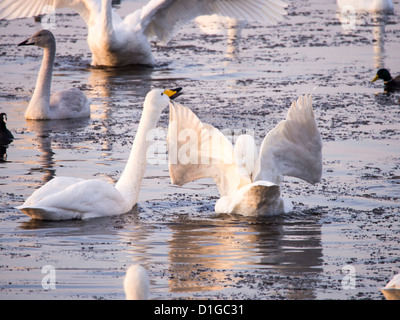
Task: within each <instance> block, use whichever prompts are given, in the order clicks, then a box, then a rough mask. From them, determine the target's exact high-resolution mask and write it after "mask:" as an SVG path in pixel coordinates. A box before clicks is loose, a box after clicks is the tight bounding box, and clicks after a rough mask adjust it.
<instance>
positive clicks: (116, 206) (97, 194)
mask: <svg viewBox="0 0 400 320" xmlns="http://www.w3.org/2000/svg"><path fill="white" fill-rule="evenodd" d="M180 91H181V88H177V89H174V90H162V89H153V90H151V91H150V92H149V93H148V94H147V95H146V98H145V101H144V107H143V113H142V116H141V119H140V122H139V127H138V130H137V132H136V137H135V139H134V141H133V145H132V149H131V152H130V155H129V159H128V162H127V164H126V166H125V169H124V171H123V173H122V175H121V177H120V178H119V180H118V182H117V183H116V184H115V186H113V185H111V184H109V183H107V182H106V181H103V180H99V179H91V180H85V179H81V178H72V177H55V178H54V179H52V180H50V181H49V182H47V183H46V184H45V185H43V186H42V187H40V188H39V189H37V190H36V191H35V192H33V194H32V195H31V196H30V197H28V198H27V199H26V201H25V202H24V204H22V205H21V206H19V207H17V209H19V210H21V211H22V212H23V213H25V214H27V215H29V216H30V217H31V218H33V219H39V220H69V219H87V218H93V217H101V216H111V215H118V214H122V213H126V212H128V211H130V210H131V209H132V207H133V206H134V205H135V204H136V202H137V199H138V196H139V191H140V185H141V182H142V178H143V175H144V173H145V169H146V150H147V148H148V147H149V144H150V142H149V141H147V137H146V135H147V133H148V131H149V130H152V129H154V128H155V127H156V125H157V122H158V119H159V118H160V116H161V112H162V110H163V109H164V108H166V107H167V106H168V103H169V101H170V99H174V98H175V97H177V96H178V95H180Z"/></svg>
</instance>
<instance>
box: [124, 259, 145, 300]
mask: <svg viewBox="0 0 400 320" xmlns="http://www.w3.org/2000/svg"><path fill="white" fill-rule="evenodd" d="M149 288H150V280H149V276H148V274H147V271H146V269H145V268H144V267H143V266H141V265H140V264H132V265H131V266H129V268H128V269H127V270H126V274H125V277H124V291H125V297H126V300H148V299H149V290H150V289H149Z"/></svg>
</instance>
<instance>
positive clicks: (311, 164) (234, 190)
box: [168, 96, 322, 216]
mask: <svg viewBox="0 0 400 320" xmlns="http://www.w3.org/2000/svg"><path fill="white" fill-rule="evenodd" d="M321 149H322V142H321V137H320V133H319V131H318V128H317V124H316V121H315V118H314V112H313V108H312V101H311V96H308V97H307V96H303V97H300V98H299V99H298V100H297V102H296V101H295V102H293V103H292V105H291V107H290V109H289V111H288V113H287V116H286V120H283V121H281V122H280V123H279V124H278V125H277V126H276V127H275V128H274V129H272V130H271V131H270V132H269V133H268V134H267V135H266V137H265V138H264V141H263V143H262V145H261V149H260V153H259V156H257V153H256V147H255V143H254V139H253V138H252V137H251V136H249V135H244V136H240V137H239V138H238V139H237V142H236V144H235V148H233V146H232V143H231V142H230V141H229V140H228V139H227V138H226V137H225V136H224V135H223V134H222V133H221V132H220V131H219V130H218V129H216V128H214V127H213V126H211V125H209V124H205V123H202V122H201V121H200V120H199V119H198V118H197V116H196V115H195V114H194V113H193V112H192V111H191V110H190V109H188V108H186V107H184V106H182V105H180V104H178V103H170V123H169V128H168V153H169V171H170V176H171V180H172V183H174V184H177V185H183V184H185V183H187V182H190V181H193V180H196V179H200V178H206V177H211V178H213V179H214V181H215V183H216V184H217V187H218V190H219V193H220V196H221V198H220V199H219V200H218V201H217V203H216V205H215V211H216V212H217V213H236V214H241V215H246V216H255V215H268V214H276V213H281V212H289V211H290V210H291V209H292V205H291V203H289V202H288V201H284V200H283V199H282V198H281V196H280V187H279V185H280V183H281V179H282V176H283V175H288V176H293V177H297V178H300V179H303V180H306V181H308V182H310V183H317V182H319V181H320V179H321V174H322V152H321Z"/></svg>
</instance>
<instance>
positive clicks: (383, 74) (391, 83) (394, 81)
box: [371, 69, 400, 92]
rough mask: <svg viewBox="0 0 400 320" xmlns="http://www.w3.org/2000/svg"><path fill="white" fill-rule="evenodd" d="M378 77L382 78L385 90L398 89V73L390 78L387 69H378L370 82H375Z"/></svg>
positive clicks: (399, 87) (399, 86)
mask: <svg viewBox="0 0 400 320" xmlns="http://www.w3.org/2000/svg"><path fill="white" fill-rule="evenodd" d="M379 79H382V80H383V83H384V91H385V92H393V91H399V90H400V75H399V76H396V77H395V78H392V76H391V75H390V72H389V70H387V69H379V70H378V72H377V73H376V75H375V77H374V78H373V79H372V80H371V82H375V81H377V80H379Z"/></svg>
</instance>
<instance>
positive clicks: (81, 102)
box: [19, 30, 91, 120]
mask: <svg viewBox="0 0 400 320" xmlns="http://www.w3.org/2000/svg"><path fill="white" fill-rule="evenodd" d="M28 45H36V46H38V47H41V48H43V49H44V55H43V60H42V65H41V67H40V71H39V75H38V78H37V81H36V87H35V90H34V93H33V96H32V98H31V101H30V102H29V105H28V108H27V109H26V111H25V118H26V119H31V120H47V119H50V120H51V119H71V118H84V117H89V116H90V103H91V101H90V100H88V99H87V98H86V96H85V95H84V94H83V93H82V91H80V90H79V89H77V88H70V89H67V90H62V91H58V92H56V93H54V94H53V95H51V94H50V89H51V79H52V73H53V65H54V59H55V55H56V40H55V38H54V36H53V34H52V33H51V32H50V31H49V30H41V31H39V32H37V33H35V34H34V35H33V36H32V37H30V38H29V39H27V40H25V41H23V42H21V43H20V44H19V46H28Z"/></svg>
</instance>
